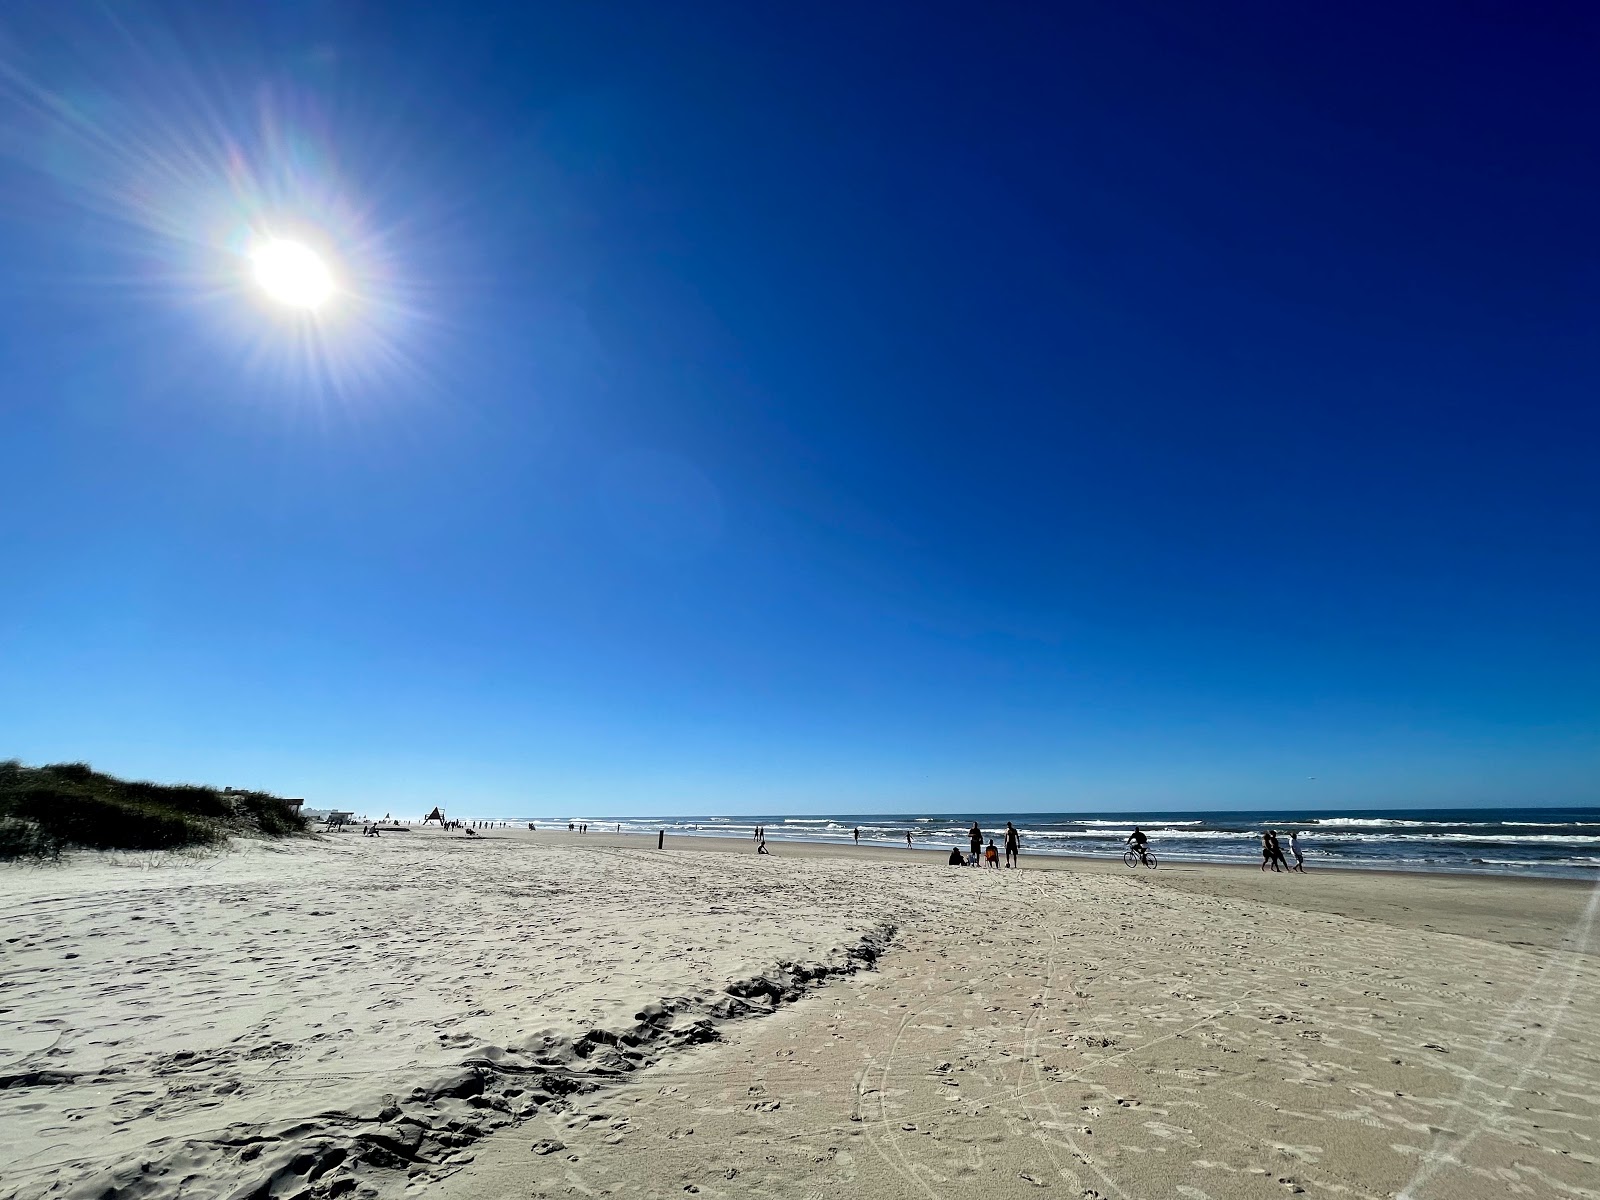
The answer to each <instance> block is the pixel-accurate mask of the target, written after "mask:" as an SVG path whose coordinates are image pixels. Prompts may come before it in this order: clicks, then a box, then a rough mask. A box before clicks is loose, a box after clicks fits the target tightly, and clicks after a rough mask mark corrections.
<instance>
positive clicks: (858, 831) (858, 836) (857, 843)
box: [856, 825, 861, 846]
mask: <svg viewBox="0 0 1600 1200" xmlns="http://www.w3.org/2000/svg"><path fill="white" fill-rule="evenodd" d="M856 845H858V846H859V845H861V827H860V826H859V825H858V826H857V827H856Z"/></svg>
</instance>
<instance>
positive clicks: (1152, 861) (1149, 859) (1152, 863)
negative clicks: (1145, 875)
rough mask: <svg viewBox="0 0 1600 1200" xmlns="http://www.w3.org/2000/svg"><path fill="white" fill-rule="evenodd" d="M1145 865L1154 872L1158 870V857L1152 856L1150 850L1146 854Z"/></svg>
mask: <svg viewBox="0 0 1600 1200" xmlns="http://www.w3.org/2000/svg"><path fill="white" fill-rule="evenodd" d="M1144 865H1145V866H1147V867H1149V868H1150V869H1151V870H1152V871H1154V870H1155V869H1156V856H1155V855H1154V854H1151V853H1150V851H1148V850H1146V851H1145V852H1144Z"/></svg>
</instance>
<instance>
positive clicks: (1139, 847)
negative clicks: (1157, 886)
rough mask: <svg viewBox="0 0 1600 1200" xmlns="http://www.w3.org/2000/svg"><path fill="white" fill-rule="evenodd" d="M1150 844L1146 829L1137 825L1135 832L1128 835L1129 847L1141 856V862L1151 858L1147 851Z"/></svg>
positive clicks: (1134, 828)
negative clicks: (1145, 832) (1145, 833)
mask: <svg viewBox="0 0 1600 1200" xmlns="http://www.w3.org/2000/svg"><path fill="white" fill-rule="evenodd" d="M1149 844H1150V839H1149V838H1147V837H1145V835H1144V830H1142V829H1140V828H1139V827H1138V826H1137V825H1135V826H1134V827H1133V832H1132V833H1130V834H1129V835H1128V849H1129V850H1132V851H1133V852H1134V853H1135V854H1137V855H1138V856H1139V861H1140V862H1145V861H1147V859H1148V858H1149V855H1147V854H1146V853H1145V850H1146V849H1147V847H1148V846H1149Z"/></svg>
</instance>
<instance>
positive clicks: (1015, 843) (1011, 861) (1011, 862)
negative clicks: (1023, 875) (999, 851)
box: [1006, 821, 1022, 870]
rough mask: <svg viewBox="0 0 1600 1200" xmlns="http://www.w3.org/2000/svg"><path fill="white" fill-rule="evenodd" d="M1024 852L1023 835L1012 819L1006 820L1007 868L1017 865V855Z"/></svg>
mask: <svg viewBox="0 0 1600 1200" xmlns="http://www.w3.org/2000/svg"><path fill="white" fill-rule="evenodd" d="M1020 853H1022V835H1021V834H1019V833H1018V832H1017V827H1016V826H1015V825H1013V824H1012V823H1011V822H1010V821H1007V822H1006V869H1007V870H1009V869H1010V868H1012V867H1014V866H1016V865H1017V855H1018V854H1020Z"/></svg>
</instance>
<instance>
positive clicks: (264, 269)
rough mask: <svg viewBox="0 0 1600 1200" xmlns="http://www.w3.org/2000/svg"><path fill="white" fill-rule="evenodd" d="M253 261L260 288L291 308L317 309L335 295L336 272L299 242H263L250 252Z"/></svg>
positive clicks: (280, 240)
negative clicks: (334, 273)
mask: <svg viewBox="0 0 1600 1200" xmlns="http://www.w3.org/2000/svg"><path fill="white" fill-rule="evenodd" d="M250 262H251V264H252V265H253V266H254V267H255V277H256V283H258V284H259V285H260V286H261V290H262V291H264V292H266V294H267V295H269V296H271V297H272V298H273V299H274V300H276V301H277V302H278V303H280V304H284V305H287V306H288V307H290V308H303V309H307V310H311V309H316V308H319V307H321V305H322V304H323V303H324V302H325V301H326V300H327V299H328V297H330V296H332V295H333V272H332V271H330V270H329V269H328V264H327V263H325V262H323V261H322V259H321V258H320V257H319V256H318V255H317V253H316V251H314V250H312V249H311V248H310V247H309V246H305V245H303V244H301V243H300V242H291V241H286V240H284V239H283V238H274V239H272V240H271V241H267V242H263V243H261V245H259V246H257V247H256V248H255V250H253V251H252V252H251V254H250Z"/></svg>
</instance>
